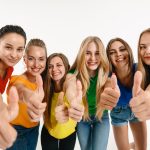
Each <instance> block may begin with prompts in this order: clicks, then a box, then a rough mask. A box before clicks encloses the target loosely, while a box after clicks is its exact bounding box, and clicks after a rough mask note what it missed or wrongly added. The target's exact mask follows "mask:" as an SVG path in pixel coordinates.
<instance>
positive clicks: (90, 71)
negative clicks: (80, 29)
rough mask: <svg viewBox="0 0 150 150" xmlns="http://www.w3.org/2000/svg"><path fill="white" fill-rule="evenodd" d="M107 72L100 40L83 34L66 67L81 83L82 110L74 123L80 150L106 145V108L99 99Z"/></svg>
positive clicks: (105, 59)
mask: <svg viewBox="0 0 150 150" xmlns="http://www.w3.org/2000/svg"><path fill="white" fill-rule="evenodd" d="M108 72H109V64H108V59H107V56H106V53H105V48H104V45H103V43H102V41H101V40H100V39H99V38H98V37H96V36H89V37H87V38H85V40H83V42H82V44H81V46H80V50H79V52H78V55H77V58H76V60H75V62H74V64H73V66H72V67H71V71H70V73H73V74H76V76H77V78H78V79H79V80H80V81H81V83H82V90H83V102H84V107H85V112H84V116H83V119H82V120H81V121H80V122H79V123H78V125H77V134H78V139H79V143H80V146H81V149H82V150H89V149H92V150H106V148H107V143H108V137H109V127H110V125H109V118H108V112H107V111H106V110H105V111H104V112H103V111H102V110H103V109H102V108H101V107H99V103H100V95H101V93H102V91H103V89H104V85H105V83H106V81H107V78H108ZM69 83H70V86H72V83H71V82H69ZM69 83H68V84H69Z"/></svg>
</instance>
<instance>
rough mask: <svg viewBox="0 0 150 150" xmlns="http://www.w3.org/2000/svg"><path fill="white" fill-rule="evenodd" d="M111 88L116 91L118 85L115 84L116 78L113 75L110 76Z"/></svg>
mask: <svg viewBox="0 0 150 150" xmlns="http://www.w3.org/2000/svg"><path fill="white" fill-rule="evenodd" d="M110 80H111V87H112V89H118V88H119V87H118V84H117V77H116V75H115V74H114V73H113V74H112V76H111V79H110Z"/></svg>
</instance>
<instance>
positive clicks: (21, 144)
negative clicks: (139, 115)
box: [7, 125, 28, 150]
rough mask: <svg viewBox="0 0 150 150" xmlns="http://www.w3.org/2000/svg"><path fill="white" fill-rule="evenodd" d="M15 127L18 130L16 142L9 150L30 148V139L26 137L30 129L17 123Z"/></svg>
mask: <svg viewBox="0 0 150 150" xmlns="http://www.w3.org/2000/svg"><path fill="white" fill-rule="evenodd" d="M14 128H15V129H16V130H17V134H18V135H17V139H16V141H15V142H14V144H13V146H11V147H10V148H8V149H7V150H28V149H27V145H28V141H27V137H26V132H27V130H28V129H26V128H24V127H22V126H17V125H14Z"/></svg>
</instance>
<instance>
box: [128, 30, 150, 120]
mask: <svg viewBox="0 0 150 150" xmlns="http://www.w3.org/2000/svg"><path fill="white" fill-rule="evenodd" d="M149 58H150V28H148V29H146V30H144V31H143V32H142V33H141V34H140V37H139V42H138V70H140V72H139V71H138V72H137V73H136V76H135V81H134V86H133V89H134V93H135V94H134V97H133V98H132V99H131V102H130V106H131V108H132V111H133V112H134V114H135V116H136V117H137V118H139V120H141V121H142V120H147V119H150V109H149V108H150V71H149V70H150V69H149V67H150V59H149ZM142 78H143V80H142ZM142 89H144V90H145V91H143V90H142Z"/></svg>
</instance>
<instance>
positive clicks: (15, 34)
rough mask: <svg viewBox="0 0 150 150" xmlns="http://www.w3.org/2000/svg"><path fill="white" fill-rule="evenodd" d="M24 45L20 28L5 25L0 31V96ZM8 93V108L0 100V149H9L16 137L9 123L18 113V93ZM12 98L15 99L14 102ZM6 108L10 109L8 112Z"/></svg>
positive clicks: (14, 91) (23, 32)
mask: <svg viewBox="0 0 150 150" xmlns="http://www.w3.org/2000/svg"><path fill="white" fill-rule="evenodd" d="M25 44H26V33H25V31H24V30H23V29H22V28H21V27H20V26H17V25H6V26H4V27H2V28H1V29H0V95H1V94H3V93H4V91H5V88H6V85H7V82H8V80H9V79H10V77H11V74H12V72H13V66H15V65H16V64H17V63H18V62H19V61H20V59H21V58H22V56H23V52H24V47H25ZM10 93H11V94H10V95H11V96H9V98H10V99H11V100H10V101H11V103H10V104H9V105H8V106H6V104H5V103H4V102H3V101H2V98H1V100H0V101H1V102H0V103H1V104H0V107H1V108H0V116H1V117H0V126H1V128H0V148H2V149H6V148H7V147H10V146H11V145H12V144H13V142H14V141H15V139H16V135H17V133H16V131H15V130H14V128H12V126H11V125H10V124H9V122H10V121H11V120H13V119H14V118H15V117H16V115H17V113H18V102H17V100H18V98H17V97H18V93H17V90H16V89H15V88H13V90H10ZM13 98H16V99H15V100H14V99H13ZM8 108H11V109H9V110H8ZM4 110H5V111H4ZM2 116H3V117H2ZM5 129H7V130H5Z"/></svg>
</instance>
